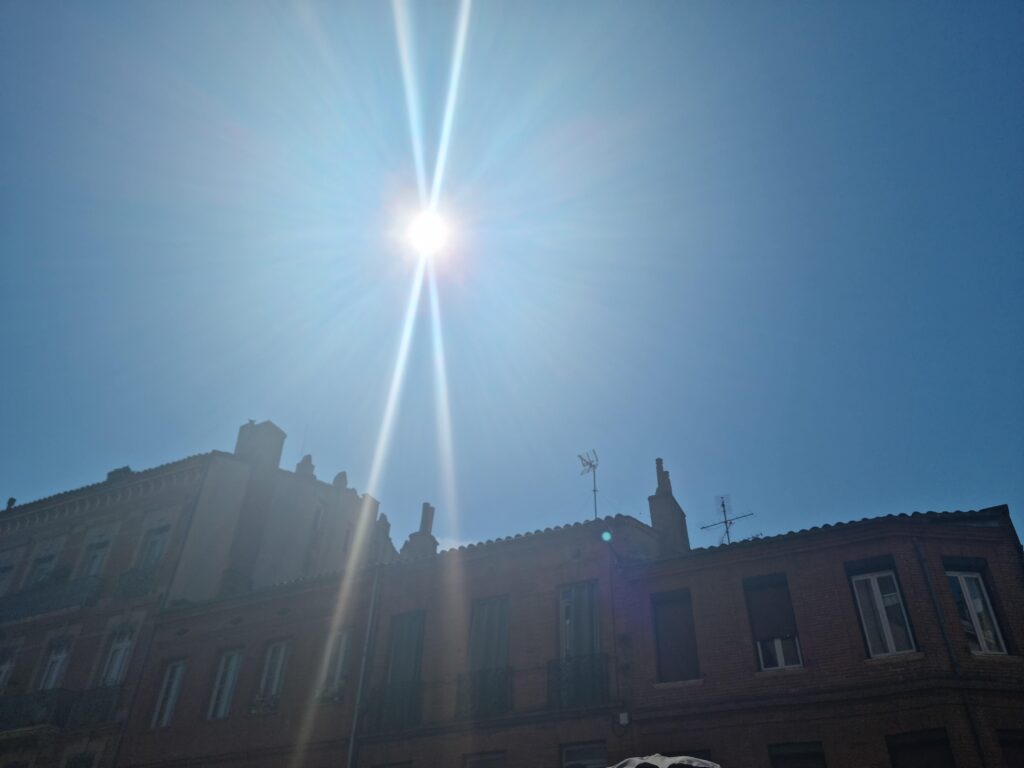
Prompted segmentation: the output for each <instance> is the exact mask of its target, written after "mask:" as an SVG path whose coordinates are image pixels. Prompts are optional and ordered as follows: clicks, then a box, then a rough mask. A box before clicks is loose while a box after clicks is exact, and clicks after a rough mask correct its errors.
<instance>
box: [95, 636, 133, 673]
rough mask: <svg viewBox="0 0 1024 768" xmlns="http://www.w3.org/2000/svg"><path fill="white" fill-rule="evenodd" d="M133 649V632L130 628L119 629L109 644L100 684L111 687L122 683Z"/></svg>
mask: <svg viewBox="0 0 1024 768" xmlns="http://www.w3.org/2000/svg"><path fill="white" fill-rule="evenodd" d="M131 649H132V632H131V630H130V629H122V630H118V631H117V632H115V633H114V635H113V636H112V637H111V638H110V642H109V643H108V645H107V658H106V660H105V661H104V663H103V672H102V673H101V674H100V685H101V686H103V687H110V686H115V685H120V684H121V681H122V680H123V679H124V673H125V670H126V669H127V667H128V657H129V655H130V654H131Z"/></svg>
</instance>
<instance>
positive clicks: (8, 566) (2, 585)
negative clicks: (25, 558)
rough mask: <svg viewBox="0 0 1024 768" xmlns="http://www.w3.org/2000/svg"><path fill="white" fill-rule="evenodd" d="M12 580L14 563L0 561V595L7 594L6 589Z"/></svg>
mask: <svg viewBox="0 0 1024 768" xmlns="http://www.w3.org/2000/svg"><path fill="white" fill-rule="evenodd" d="M13 580H14V564H13V563H0V597H2V596H3V595H6V594H7V589H8V588H9V587H10V586H11V582H12V581H13Z"/></svg>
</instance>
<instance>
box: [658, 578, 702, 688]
mask: <svg viewBox="0 0 1024 768" xmlns="http://www.w3.org/2000/svg"><path fill="white" fill-rule="evenodd" d="M651 608H652V610H653V612H654V646H655V652H656V654H657V660H658V682H659V683H666V682H672V681H676V680H693V679H694V678H696V677H699V676H700V667H699V665H698V663H697V635H696V632H695V631H694V626H693V604H692V602H691V600H690V590H688V589H680V590H677V591H675V592H662V593H660V594H656V595H651Z"/></svg>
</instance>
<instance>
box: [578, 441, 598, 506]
mask: <svg viewBox="0 0 1024 768" xmlns="http://www.w3.org/2000/svg"><path fill="white" fill-rule="evenodd" d="M579 458H580V464H582V465H583V469H582V471H580V474H581V475H586V474H591V475H593V476H594V519H595V520H597V451H595V450H593V449H591V450H589V451H587V452H586V453H581V454H579Z"/></svg>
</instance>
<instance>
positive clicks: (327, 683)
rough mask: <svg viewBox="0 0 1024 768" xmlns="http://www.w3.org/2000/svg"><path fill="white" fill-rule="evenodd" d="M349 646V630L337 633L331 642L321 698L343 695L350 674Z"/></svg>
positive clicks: (321, 688)
mask: <svg viewBox="0 0 1024 768" xmlns="http://www.w3.org/2000/svg"><path fill="white" fill-rule="evenodd" d="M348 644H349V631H348V630H347V629H343V630H341V631H340V632H336V633H335V635H334V638H333V639H332V640H331V646H330V652H329V655H328V658H327V668H326V669H325V670H324V682H323V685H322V686H321V687H320V695H321V696H324V697H327V698H331V697H336V696H338V695H339V694H340V693H341V689H342V687H343V686H344V685H345V675H346V674H347V673H348V654H349V649H348Z"/></svg>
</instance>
